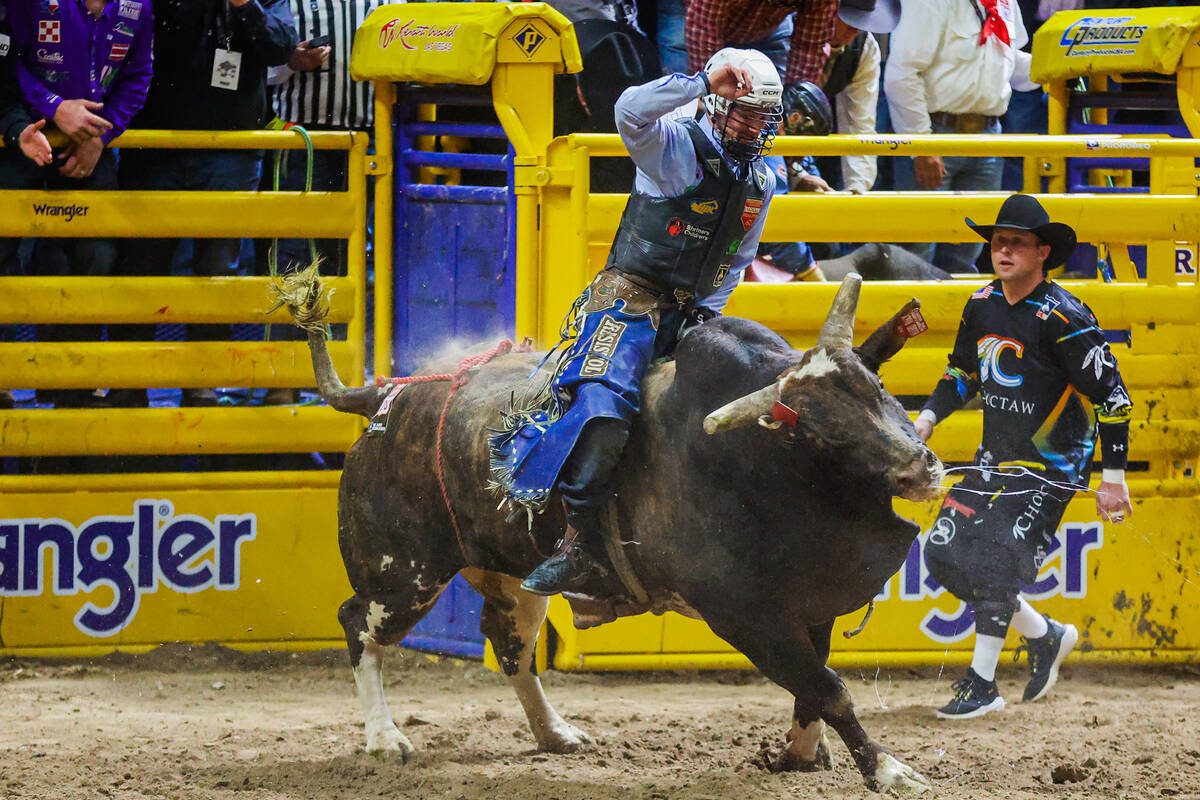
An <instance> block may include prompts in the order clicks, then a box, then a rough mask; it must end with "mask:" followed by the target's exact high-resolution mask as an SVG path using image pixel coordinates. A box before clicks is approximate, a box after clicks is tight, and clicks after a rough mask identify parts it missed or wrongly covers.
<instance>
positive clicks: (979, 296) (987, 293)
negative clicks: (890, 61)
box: [971, 283, 992, 300]
mask: <svg viewBox="0 0 1200 800" xmlns="http://www.w3.org/2000/svg"><path fill="white" fill-rule="evenodd" d="M991 296H992V285H991V284H990V283H989V284H988V285H987V286H985V287H983V288H982V289H980V290H979V291H977V292H976V293H975V294H973V295H971V299H972V300H987V299H988V298H989V297H991Z"/></svg>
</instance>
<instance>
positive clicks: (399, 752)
mask: <svg viewBox="0 0 1200 800" xmlns="http://www.w3.org/2000/svg"><path fill="white" fill-rule="evenodd" d="M415 751H416V748H415V747H413V745H412V742H410V741H409V740H408V737H407V736H405V735H404V734H403V733H401V732H400V729H399V728H397V727H396V726H395V725H392V726H391V727H388V728H384V729H383V730H380V731H372V732H370V733H368V734H367V754H368V755H370V756H372V757H374V758H377V759H379V760H380V761H399V762H400V763H401V764H403V763H404V762H405V761H408V758H409V756H411V755H412V754H413V752H415Z"/></svg>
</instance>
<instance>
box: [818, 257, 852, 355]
mask: <svg viewBox="0 0 1200 800" xmlns="http://www.w3.org/2000/svg"><path fill="white" fill-rule="evenodd" d="M861 288H862V276H861V275H855V274H850V275H847V276H846V277H844V278H842V285H841V287H840V288H839V289H838V293H837V297H835V298H833V306H832V307H831V308H830V309H829V316H827V317H825V325H824V326H823V327H822V328H821V335H820V336H818V337H817V347H851V346H852V345H853V336H854V312H855V310H856V309H857V308H858V292H859V289H861Z"/></svg>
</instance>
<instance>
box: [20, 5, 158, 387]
mask: <svg viewBox="0 0 1200 800" xmlns="http://www.w3.org/2000/svg"><path fill="white" fill-rule="evenodd" d="M7 6H8V22H9V24H10V25H11V30H12V41H11V43H10V44H9V45H8V47H9V48H10V49H12V50H14V51H15V52H16V53H17V58H16V62H15V64H14V66H15V69H16V75H17V81H18V84H19V86H20V90H21V95H22V97H23V99H24V101H25V102H26V103H27V104H28V105H29V107H30V108H31V109H32V112H33V116H34V117H36V118H40V120H48V121H50V122H53V123H54V125H55V126H56V127H57V128H58V129H59V130H61V131H62V132H63V133H65V134H66V135H67V136H68V137H69V141H68V143H67V145H66V147H64V148H61V149H59V150H57V151H56V152H54V153H53V155H52V160H51V162H50V163H49V164H45V163H39V162H37V161H34V160H30V159H29V158H27V157H26V156H25V155H24V153H23V152H22V150H19V149H16V148H6V149H4V150H3V151H0V188H3V189H51V190H68V191H69V190H75V191H78V190H110V189H115V188H117V165H116V158H115V156H114V155H113V152H112V151H111V150H109V149H108V148H107V146H108V143H109V142H110V141H112V139H113V138H115V137H116V136H119V135H120V134H121V133H122V132H124V130H125V128H126V126H127V125H128V124H129V120H130V119H131V118H132V117H133V115H134V114H136V113H137V112H138V111H139V110H140V109H141V108H142V104H143V103H144V102H145V99H146V89H147V87H148V86H149V84H150V73H151V69H152V65H151V58H152V54H151V48H152V41H151V40H152V37H153V33H154V27H153V26H154V21H153V10H152V8H151V5H150V0H120V2H105V0H89V1H88V2H86V3H84V2H80V1H79V0H71V2H68V1H67V0H40V1H38V0H8V3H7ZM43 124H45V123H43ZM39 144H40V143H39ZM43 155H44V151H43ZM18 244H19V241H18V240H17V239H0V272H3V273H6V274H13V273H14V272H15V271H17V270H18V269H19V268H18V267H17V265H16V259H17V247H18ZM115 262H116V243H115V242H114V241H113V240H111V239H89V238H79V239H75V238H70V239H67V238H61V239H60V238H44V239H38V240H37V241H36V242H35V243H34V246H33V250H32V255H31V257H30V263H29V266H28V270H27V271H28V272H29V273H30V274H33V275H61V276H65V275H109V274H111V273H112V271H113V265H114V263H115ZM100 330H101V328H100V326H99V325H86V326H85V325H75V326H66V325H39V326H38V338H39V339H40V340H42V341H50V342H61V341H72V340H81V339H82V340H94V339H99V338H100ZM93 397H94V395H93V393H92V392H90V391H89V390H86V389H67V390H62V389H60V390H51V391H45V390H40V391H39V392H38V399H39V401H49V402H53V403H54V404H55V405H56V406H76V407H77V406H82V405H84V404H85V403H87V402H89V401H90V400H92V399H93Z"/></svg>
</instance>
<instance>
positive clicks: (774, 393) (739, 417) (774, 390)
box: [704, 381, 779, 434]
mask: <svg viewBox="0 0 1200 800" xmlns="http://www.w3.org/2000/svg"><path fill="white" fill-rule="evenodd" d="M778 399H779V384H778V383H776V382H774V381H772V382H771V383H769V384H767V385H766V386H764V387H763V388H761V389H759V390H758V391H755V392H751V393H750V394H747V395H743V396H742V397H739V398H738V399H737V400H734V401H732V402H730V403H726V404H725V405H723V406H721V407H720V408H718V409H717V410H716V411H714V412H712V413H711V414H709V415H708V416H707V417H705V418H704V432H705V433H708V434H712V433H716V432H717V431H730V430H733V429H734V428H740V427H742V426H743V425H750V424H752V423H753V422H754V421H755V420H757V419H758V418H759V417H761V416H762V415H763V414H766V413H767V412H768V411H770V410H771V408H772V407H773V406H774V405H775V401H776V400H778Z"/></svg>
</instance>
